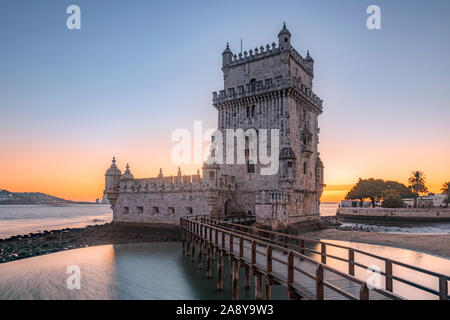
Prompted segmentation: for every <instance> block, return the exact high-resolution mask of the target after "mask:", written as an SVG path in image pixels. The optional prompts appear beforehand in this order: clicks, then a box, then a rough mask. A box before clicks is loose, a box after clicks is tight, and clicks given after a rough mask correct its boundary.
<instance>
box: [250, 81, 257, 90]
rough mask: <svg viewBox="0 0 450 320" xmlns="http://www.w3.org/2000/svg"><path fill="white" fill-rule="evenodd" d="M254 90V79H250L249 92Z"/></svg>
mask: <svg viewBox="0 0 450 320" xmlns="http://www.w3.org/2000/svg"><path fill="white" fill-rule="evenodd" d="M255 91H256V79H252V80H250V92H255Z"/></svg>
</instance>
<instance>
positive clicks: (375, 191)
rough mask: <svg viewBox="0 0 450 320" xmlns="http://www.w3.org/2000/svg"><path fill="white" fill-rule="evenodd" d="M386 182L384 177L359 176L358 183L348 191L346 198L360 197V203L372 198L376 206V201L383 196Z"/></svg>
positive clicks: (373, 204)
mask: <svg viewBox="0 0 450 320" xmlns="http://www.w3.org/2000/svg"><path fill="white" fill-rule="evenodd" d="M385 190H386V184H385V182H384V181H383V180H382V179H374V178H370V179H361V178H359V180H358V182H357V183H356V185H354V186H353V187H352V189H351V190H350V191H349V192H348V193H347V195H346V196H345V199H347V200H350V199H358V200H359V201H361V202H360V205H362V201H363V200H364V199H370V201H371V202H372V206H373V207H375V202H376V201H380V200H381V199H382V198H383V195H384V191H385Z"/></svg>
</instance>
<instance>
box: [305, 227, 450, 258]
mask: <svg viewBox="0 0 450 320" xmlns="http://www.w3.org/2000/svg"><path fill="white" fill-rule="evenodd" d="M302 235H303V236H305V237H307V238H312V239H316V240H319V239H328V240H341V241H353V242H362V243H368V244H378V245H384V246H391V247H397V248H403V249H410V250H414V251H420V252H423V253H428V254H432V255H436V256H441V257H444V258H447V259H450V235H418V234H391V233H378V232H363V231H341V230H336V229H325V230H320V231H312V232H306V233H302Z"/></svg>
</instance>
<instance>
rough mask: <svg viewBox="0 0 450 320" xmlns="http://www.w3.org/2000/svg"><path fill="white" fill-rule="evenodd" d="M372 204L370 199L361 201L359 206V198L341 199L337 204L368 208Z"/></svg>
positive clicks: (341, 206) (345, 206) (346, 206)
mask: <svg viewBox="0 0 450 320" xmlns="http://www.w3.org/2000/svg"><path fill="white" fill-rule="evenodd" d="M371 205H372V203H371V202H370V201H363V202H362V206H361V201H359V200H342V201H341V204H340V205H339V207H340V208H360V207H362V208H368V207H370V206H371Z"/></svg>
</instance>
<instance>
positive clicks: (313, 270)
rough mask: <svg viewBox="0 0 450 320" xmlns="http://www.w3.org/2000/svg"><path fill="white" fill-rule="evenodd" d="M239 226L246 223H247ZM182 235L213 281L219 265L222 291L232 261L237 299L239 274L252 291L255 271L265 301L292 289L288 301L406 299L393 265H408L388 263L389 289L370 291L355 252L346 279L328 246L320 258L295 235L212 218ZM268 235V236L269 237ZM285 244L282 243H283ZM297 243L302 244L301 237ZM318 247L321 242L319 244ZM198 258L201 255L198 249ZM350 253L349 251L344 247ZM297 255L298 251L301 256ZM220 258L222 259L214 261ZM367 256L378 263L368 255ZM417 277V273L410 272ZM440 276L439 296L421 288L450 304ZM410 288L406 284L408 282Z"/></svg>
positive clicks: (185, 221) (189, 225) (186, 222)
mask: <svg viewBox="0 0 450 320" xmlns="http://www.w3.org/2000/svg"><path fill="white" fill-rule="evenodd" d="M239 221H240V222H245V220H243V221H241V219H239ZM181 227H182V230H183V248H184V250H185V251H186V253H187V254H189V255H191V256H192V258H193V259H198V263H199V267H203V258H204V257H203V256H205V257H206V269H207V270H206V272H207V274H208V277H209V278H211V277H212V274H211V263H212V261H213V260H217V287H218V289H219V290H221V289H222V288H223V259H224V257H225V256H228V257H229V259H230V261H231V262H232V278H233V279H232V292H233V299H238V298H239V269H240V268H245V280H244V281H245V283H246V286H249V285H250V271H251V274H253V276H254V277H255V296H256V298H257V299H262V298H263V288H262V278H263V277H264V278H265V279H266V281H265V283H266V286H265V298H266V299H270V298H271V296H270V295H271V286H272V285H282V286H284V287H286V288H287V291H288V297H289V298H291V299H332V300H348V299H352V300H356V299H362V300H366V299H371V300H372V299H373V300H384V299H389V300H391V299H403V298H402V297H400V296H398V295H395V294H393V293H392V281H393V279H395V280H398V281H402V280H403V279H401V278H399V277H398V276H394V275H393V274H392V263H397V264H400V265H401V266H404V264H401V263H398V262H395V261H390V260H387V259H386V269H385V270H384V272H382V274H383V276H384V277H385V279H386V286H385V287H386V289H380V288H378V289H377V288H369V287H368V285H367V284H366V282H365V281H362V280H360V279H358V278H356V277H355V276H354V268H355V266H357V267H366V266H363V265H361V264H359V263H356V262H355V261H354V251H356V252H358V253H361V251H359V250H356V249H351V248H346V249H348V250H350V251H349V258H348V259H346V260H345V259H342V258H338V259H340V260H345V261H346V262H347V263H348V265H349V272H348V273H345V272H342V271H339V270H337V269H334V268H332V267H330V266H329V265H327V264H326V258H327V257H330V258H333V259H336V258H337V257H335V256H332V255H329V254H327V253H326V246H327V245H330V244H325V243H321V252H315V251H314V250H311V249H308V248H306V247H305V246H304V242H305V240H307V241H315V240H309V239H304V238H302V239H300V240H299V243H301V246H300V247H298V246H295V245H293V244H292V243H289V242H288V240H289V237H295V236H292V235H287V234H281V233H277V232H273V231H268V230H262V229H257V228H253V227H248V226H245V225H242V224H234V223H230V222H225V221H221V220H218V219H210V218H208V217H204V216H201V217H189V218H182V219H181ZM263 234H269V237H265V236H264V235H263ZM279 238H281V239H282V240H278V239H279ZM297 238H299V237H298V236H297ZM316 242H317V241H316ZM196 248H197V250H198V253H197V254H196V252H195V251H196V250H195V249H196ZM342 248H345V247H342ZM297 249H298V250H297ZM305 251H310V252H313V253H316V254H319V255H321V261H316V260H314V259H312V258H311V257H309V256H307V255H305ZM216 255H217V259H215V257H216ZM367 255H369V256H372V257H376V256H374V255H371V254H370V253H367ZM411 268H413V269H415V270H416V271H417V269H418V268H415V267H411ZM426 272H427V273H429V274H432V275H435V276H437V277H438V279H439V283H440V292H434V291H433V290H431V289H429V288H420V287H421V286H420V285H417V286H418V287H419V288H420V289H423V290H425V291H428V292H433V293H435V294H438V295H439V297H440V298H441V299H448V288H447V287H446V285H447V281H448V280H449V278H448V277H446V276H443V275H436V274H434V273H432V272H429V271H426ZM403 281H404V282H407V281H406V280H403Z"/></svg>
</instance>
